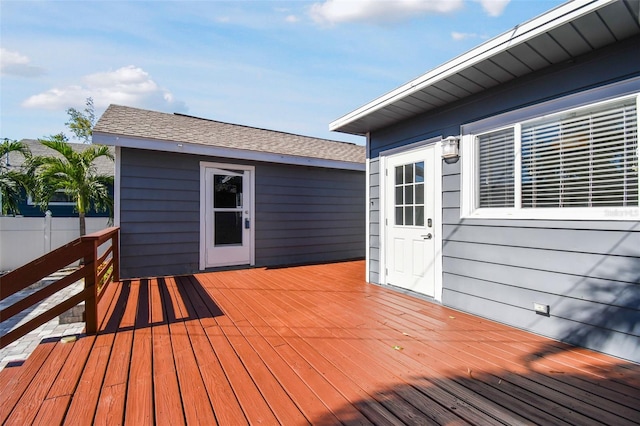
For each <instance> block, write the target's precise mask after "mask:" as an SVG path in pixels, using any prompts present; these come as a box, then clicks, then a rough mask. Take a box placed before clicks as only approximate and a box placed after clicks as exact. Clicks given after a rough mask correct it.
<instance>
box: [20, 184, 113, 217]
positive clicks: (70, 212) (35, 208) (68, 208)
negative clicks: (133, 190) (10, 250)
mask: <svg viewBox="0 0 640 426" xmlns="http://www.w3.org/2000/svg"><path fill="white" fill-rule="evenodd" d="M109 193H110V194H111V195H112V196H113V188H109ZM18 209H19V210H20V214H19V216H23V217H44V213H45V212H44V211H42V209H41V208H40V206H39V205H34V204H29V202H28V197H27V195H26V194H24V195H23V198H22V200H21V202H20V203H19V204H18ZM47 210H49V211H50V212H51V215H52V216H53V217H78V212H77V211H76V208H75V206H74V205H72V204H65V205H56V204H50V205H49V206H48V207H47ZM85 216H86V217H109V212H108V211H96V210H95V209H90V210H89V211H87V213H86V215H85Z"/></svg>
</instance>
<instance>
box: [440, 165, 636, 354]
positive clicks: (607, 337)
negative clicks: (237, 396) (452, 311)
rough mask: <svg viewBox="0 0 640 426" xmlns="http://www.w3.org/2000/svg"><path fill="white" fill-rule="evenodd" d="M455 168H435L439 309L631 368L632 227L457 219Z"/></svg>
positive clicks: (633, 332) (611, 223) (633, 330)
mask: <svg viewBox="0 0 640 426" xmlns="http://www.w3.org/2000/svg"><path fill="white" fill-rule="evenodd" d="M459 172H460V167H459V165H444V170H443V194H442V196H443V218H444V219H443V221H444V223H443V229H442V232H443V249H442V253H443V271H444V276H443V287H444V289H443V295H442V301H443V304H445V305H447V306H450V307H453V308H456V309H460V310H463V311H466V312H470V313H472V314H476V315H479V316H483V317H487V318H490V319H493V320H496V321H500V322H503V323H506V324H510V325H514V326H517V327H520V328H523V329H526V330H529V331H533V332H535V333H539V334H542V335H545V336H550V337H553V338H556V339H559V340H562V341H565V342H569V343H573V344H577V345H580V346H585V347H589V348H593V349H596V350H599V351H602V352H607V353H610V354H612V355H615V356H619V357H622V358H625V359H630V360H634V361H636V362H640V343H638V342H640V223H638V222H624V221H622V222H620V221H615V222H614V221H609V222H606V221H593V222H586V221H536V220H514V221H511V220H489V219H460V209H459V207H460V175H459ZM534 302H535V303H540V304H545V305H549V307H550V315H549V316H548V317H547V316H542V315H539V314H536V313H535V312H534V311H533V303H534Z"/></svg>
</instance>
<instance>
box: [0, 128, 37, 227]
mask: <svg viewBox="0 0 640 426" xmlns="http://www.w3.org/2000/svg"><path fill="white" fill-rule="evenodd" d="M12 152H17V153H20V154H21V155H22V156H23V157H24V158H25V159H28V158H30V157H31V153H30V152H29V148H28V147H27V146H26V145H25V144H23V143H22V142H18V141H14V140H10V139H6V138H5V139H4V140H3V141H2V143H0V206H1V207H0V210H1V213H2V215H7V214H14V215H15V214H20V209H19V207H18V205H19V204H20V200H21V199H22V197H23V195H24V192H23V190H24V191H25V192H28V191H29V175H28V174H27V173H24V172H23V171H22V170H16V169H11V165H10V163H9V154H10V153H12Z"/></svg>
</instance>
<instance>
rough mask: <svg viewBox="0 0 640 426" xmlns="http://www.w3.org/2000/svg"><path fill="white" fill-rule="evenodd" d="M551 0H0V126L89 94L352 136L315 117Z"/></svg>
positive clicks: (45, 114) (28, 132) (22, 134)
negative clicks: (333, 129)
mask: <svg viewBox="0 0 640 426" xmlns="http://www.w3.org/2000/svg"><path fill="white" fill-rule="evenodd" d="M562 3H564V1H561V0H317V1H300V0H298V1H271V0H255V1H242V0H235V1H211V0H209V1H207V0H200V1H175V0H174V1H170V0H156V1H143V0H136V1H104V0H98V1H86V0H85V1H69V0H57V1H32V0H0V138H9V139H17V140H20V139H24V138H29V139H36V138H41V137H47V136H50V135H53V134H57V133H60V132H65V133H66V134H67V135H68V136H69V138H70V139H71V140H72V141H74V140H73V139H72V135H71V133H70V132H69V131H68V129H67V128H66V126H65V123H66V122H67V121H68V118H69V116H68V115H67V112H66V111H67V109H68V108H76V109H78V110H82V109H83V108H84V107H85V102H86V99H87V98H88V97H91V98H92V99H93V102H94V105H95V112H96V116H97V117H99V116H100V115H101V114H102V113H103V112H104V110H105V109H106V108H107V106H108V105H109V104H118V105H126V106H131V107H138V108H144V109H150V110H155V111H163V112H169V113H174V112H179V113H183V114H188V115H193V116H196V117H202V118H208V119H212V120H218V121H224V122H229V123H234V124H242V125H247V126H253V127H259V128H264V129H271V130H278V131H283V132H289V133H295V134H301V135H306V136H313V137H319V138H327V139H334V140H340V141H347V142H355V143H358V144H364V143H365V140H364V138H363V137H360V136H353V135H346V134H342V133H337V132H331V131H329V123H330V122H332V121H333V120H335V119H337V118H340V117H342V116H343V115H345V114H347V113H349V112H351V111H353V110H355V109H357V108H358V107H360V106H362V105H364V104H366V103H368V102H370V101H372V100H374V99H376V98H378V97H379V96H382V95H383V94H385V93H387V92H389V91H391V90H393V89H395V88H397V87H398V86H400V85H402V84H404V83H406V82H408V81H410V80H412V79H414V78H416V77H419V76H420V75H422V74H424V73H426V72H427V71H429V70H431V69H433V68H435V67H437V66H439V65H441V64H443V63H445V62H447V61H449V60H451V59H453V58H454V57H456V56H458V55H460V54H463V53H465V52H466V51H468V50H471V49H473V48H474V47H476V46H478V45H480V44H482V43H484V42H486V41H487V40H489V39H491V38H493V37H495V36H498V35H499V34H502V33H504V32H505V31H508V30H510V29H512V28H514V27H515V26H517V25H519V24H521V23H523V22H526V21H528V20H530V19H533V18H535V17H536V16H538V15H540V14H542V13H544V12H546V11H548V10H550V9H552V8H554V7H557V6H558V5H560V4H562ZM76 142H77V141H76Z"/></svg>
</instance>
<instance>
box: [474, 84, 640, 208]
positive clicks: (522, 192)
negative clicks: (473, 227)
mask: <svg viewBox="0 0 640 426" xmlns="http://www.w3.org/2000/svg"><path fill="white" fill-rule="evenodd" d="M637 98H638V97H637V96H633V97H627V98H623V99H620V100H616V101H612V102H607V103H601V104H597V105H593V106H590V107H582V108H579V109H575V110H570V111H566V112H564V113H559V114H554V115H551V116H546V117H544V118H540V119H533V120H528V121H524V122H520V123H516V124H513V125H511V126H510V127H507V128H502V129H499V130H495V131H490V132H487V133H483V134H479V135H476V136H475V137H473V140H474V148H473V150H474V151H475V159H476V165H475V194H476V195H475V197H476V198H475V200H476V201H475V208H479V209H496V210H494V211H498V210H499V209H507V210H509V209H510V210H511V211H513V210H514V209H517V210H518V211H520V212H524V211H540V209H545V210H550V209H554V208H555V209H562V210H563V211H567V210H566V209H572V208H575V210H576V211H577V210H579V209H580V208H582V209H583V210H582V211H584V209H585V208H587V209H589V210H590V211H591V209H593V208H602V209H603V210H602V212H603V214H605V215H607V214H608V215H616V214H617V215H623V216H624V215H627V216H633V217H635V216H640V202H639V198H638V197H639V195H638V157H639V155H640V154H639V149H638V107H637V103H638V100H637ZM627 207H629V208H632V210H629V211H626V212H627V213H629V214H627V213H625V210H619V209H620V208H622V209H624V208H627ZM606 209H609V210H606ZM611 209H614V210H611ZM621 212H622V213H621ZM506 214H508V215H512V214H513V213H508V212H506ZM547 217H548V216H547ZM563 217H567V216H566V215H565V216H563Z"/></svg>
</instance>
